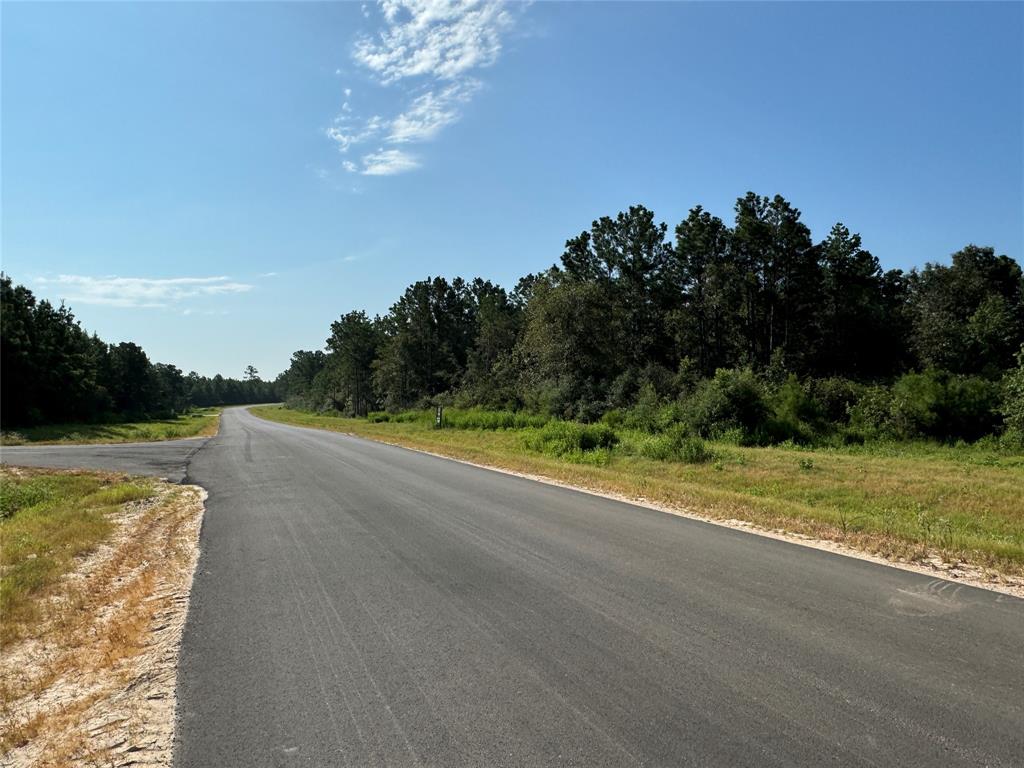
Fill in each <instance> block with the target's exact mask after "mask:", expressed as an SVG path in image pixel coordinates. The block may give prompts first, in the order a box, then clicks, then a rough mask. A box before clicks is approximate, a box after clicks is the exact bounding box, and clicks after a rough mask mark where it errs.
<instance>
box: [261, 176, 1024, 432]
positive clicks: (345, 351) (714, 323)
mask: <svg viewBox="0 0 1024 768" xmlns="http://www.w3.org/2000/svg"><path fill="white" fill-rule="evenodd" d="M1022 342H1024V278H1022V273H1021V268H1020V265H1019V264H1018V263H1017V262H1016V261H1014V260H1013V259H1011V258H1009V257H1007V256H1005V255H996V253H995V251H994V249H992V248H990V247H979V246H976V245H968V246H966V247H964V248H963V249H962V250H960V251H957V252H956V253H954V254H953V255H952V260H951V263H950V264H948V265H945V264H939V263H927V264H925V266H924V267H923V268H920V269H917V268H915V269H912V270H910V271H909V272H904V271H901V270H898V269H892V270H883V269H882V267H881V265H880V263H879V260H878V259H877V258H876V257H875V256H874V255H873V254H872V253H871V252H870V251H868V250H867V249H866V248H865V247H864V245H863V242H862V240H861V237H860V235H858V234H856V233H853V232H851V231H850V230H849V229H848V228H847V227H846V226H844V225H843V224H841V223H839V224H836V225H835V226H834V227H832V229H831V231H830V232H829V233H828V235H827V236H826V237H825V238H824V239H823V240H820V241H817V242H816V241H815V240H814V238H813V237H812V234H811V231H810V229H809V228H808V227H807V226H806V224H804V223H803V222H802V221H801V217H800V211H799V210H798V209H796V208H795V207H793V206H792V205H791V204H790V203H789V202H788V201H786V200H785V199H784V198H782V197H781V196H778V195H776V196H775V197H764V196H760V195H756V194H754V193H748V194H746V195H745V196H743V197H741V198H739V199H738V200H737V202H736V206H735V216H734V219H733V222H732V224H731V225H730V224H727V223H726V222H725V221H723V220H722V219H720V218H719V217H717V216H714V215H712V214H711V213H710V212H708V211H706V210H704V209H703V208H702V207H700V206H698V207H695V208H693V209H692V210H691V211H690V212H689V215H688V216H687V217H686V219H684V220H683V221H682V222H680V223H679V225H678V226H676V228H675V230H674V232H673V236H672V237H670V236H669V233H668V228H667V226H666V225H665V224H664V223H659V222H657V221H656V219H655V216H654V214H653V213H652V212H651V211H650V210H648V209H647V208H645V207H643V206H633V207H631V208H630V209H629V210H628V211H624V212H621V213H619V214H617V215H616V216H614V217H610V216H605V217H602V218H600V219H598V220H596V221H594V222H593V224H592V226H591V227H590V228H589V229H588V230H586V231H583V232H581V233H580V234H579V235H577V236H576V237H573V238H571V239H569V240H568V241H567V242H566V244H565V248H564V251H563V253H562V256H561V259H560V263H558V264H555V265H553V266H551V267H550V268H549V269H547V270H545V271H543V272H540V273H538V274H530V275H526V276H525V277H523V278H521V279H520V280H519V281H518V283H517V284H516V285H515V287H514V288H513V289H511V290H506V289H505V288H503V287H501V286H499V285H495V284H494V283H492V282H490V281H488V280H484V279H481V278H474V279H472V280H464V279H462V278H455V279H453V280H450V281H449V280H446V279H445V278H442V277H431V278H427V279H425V280H421V281H418V282H416V283H413V284H412V285H410V286H409V287H408V288H407V289H406V290H405V292H404V293H403V294H402V296H401V297H399V299H398V300H397V301H396V302H395V303H394V305H393V306H392V307H391V309H390V311H389V312H388V313H387V314H386V315H384V316H377V317H370V316H368V315H367V314H366V313H365V312H363V311H359V310H356V311H351V312H349V313H347V314H345V315H343V316H341V317H340V318H339V319H338V320H337V321H336V322H334V323H332V325H331V329H330V336H329V337H328V339H327V343H326V347H325V348H324V349H323V350H312V351H309V350H300V351H297V352H295V353H294V355H293V356H292V359H291V363H290V366H289V368H288V369H287V371H285V372H284V373H283V374H282V375H281V376H280V377H279V379H278V384H279V391H280V393H281V394H282V395H283V396H285V397H287V398H288V399H289V401H290V402H291V403H292V404H293V405H296V406H299V407H303V408H308V409H315V410H334V411H339V412H342V413H345V414H349V415H366V414H367V413H369V412H371V411H374V410H377V409H386V410H390V411H397V410H402V409H407V408H415V407H424V406H426V405H429V404H432V403H441V402H444V403H452V404H457V405H462V406H482V407H486V408H501V409H511V410H522V409H525V410H530V411H536V412H540V413H546V414H549V415H552V416H555V417H558V418H563V419H574V420H579V421H584V422H590V421H596V420H598V419H601V418H605V419H608V418H614V417H615V416H614V414H615V413H616V412H623V411H626V410H629V409H635V408H636V407H637V406H638V404H646V405H647V406H653V405H654V404H657V405H658V407H670V406H673V407H674V406H681V405H683V404H685V403H687V402H689V403H690V408H689V412H690V413H691V417H690V418H691V422H692V423H693V424H694V425H698V426H695V429H698V431H700V429H699V424H705V427H704V428H703V431H704V432H705V433H708V434H711V433H714V432H715V431H716V430H719V431H721V430H722V429H726V428H735V427H736V425H737V424H738V423H739V421H742V418H740V417H739V416H737V414H738V413H740V412H741V411H742V410H743V408H744V407H745V406H744V404H743V403H744V402H745V401H744V400H743V399H744V398H747V399H749V398H753V399H754V400H756V401H757V403H758V404H757V405H756V407H754V411H756V412H757V413H759V414H761V416H759V417H757V418H758V419H759V420H760V421H759V425H758V426H756V427H754V426H751V427H750V428H749V430H748V431H749V433H750V435H751V436H752V435H755V433H758V434H759V436H758V437H757V439H761V440H767V439H789V438H794V439H796V438H799V437H801V436H803V437H807V436H808V435H811V434H820V433H824V432H836V431H837V430H841V431H843V432H844V434H846V435H847V436H849V437H850V438H851V439H857V438H858V436H860V437H865V436H875V435H879V436H897V437H912V436H921V435H924V436H934V437H941V438H945V439H954V438H967V439H975V438H977V437H980V436H981V435H983V434H987V433H991V432H1000V431H1005V430H1006V429H1007V428H1008V427H1009V426H1012V425H1013V424H1015V423H1016V422H1015V421H1014V418H1015V417H1014V415H1013V413H1011V411H1012V409H1013V408H1014V407H1018V408H1021V407H1024V406H1021V405H1020V404H1019V403H1016V401H1014V399H1013V392H1015V391H1016V390H1015V389H1014V387H1015V386H1018V384H1015V383H1014V382H1018V380H1019V378H1020V376H1022V374H1021V373H1020V366H1021V360H1022V359H1024V358H1022V355H1024V352H1022ZM1014 376H1017V377H1018V379H1014V378H1013V377H1014ZM1018 383H1019V382H1018ZM737 398H738V399H737ZM698 401H699V402H700V403H703V406H702V407H704V410H705V411H707V410H708V409H710V413H705V415H704V417H703V421H701V418H698V417H697V416H693V415H692V414H693V413H694V412H695V410H700V408H699V407H698V405H699V403H698ZM716 403H717V405H716ZM748 405H749V403H748ZM715 408H718V409H719V410H720V411H721V413H720V414H719V415H718V416H715ZM780 414H781V415H780ZM786 414H788V416H787V415H786ZM1021 418H1022V419H1024V416H1022V417H1021ZM755 420H756V419H755ZM773 420H774V426H773ZM787 420H788V424H787V423H786V422H787ZM716 425H717V426H716ZM1021 426H1022V427H1024V423H1022V424H1021Z"/></svg>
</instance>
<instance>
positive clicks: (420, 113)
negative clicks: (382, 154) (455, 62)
mask: <svg viewBox="0 0 1024 768" xmlns="http://www.w3.org/2000/svg"><path fill="white" fill-rule="evenodd" d="M478 87H479V85H478V83H476V82H475V81H472V82H467V83H461V84H457V85H451V86H448V87H447V88H445V89H444V90H441V91H438V92H434V91H427V92H426V93H424V94H423V95H422V96H419V97H417V98H416V99H415V100H414V101H413V102H412V104H411V105H410V106H409V108H408V109H407V110H406V111H405V112H403V113H402V114H400V115H399V116H398V117H396V118H395V119H394V120H392V121H391V126H390V129H391V132H390V133H389V134H388V138H387V140H388V141H389V142H391V143H393V144H405V143H407V142H413V141H428V140H429V139H432V138H434V137H435V136H436V135H437V134H438V133H440V131H441V129H442V128H444V127H445V126H448V125H451V124H452V123H454V122H455V121H457V120H458V119H459V118H460V117H461V114H460V112H459V106H460V105H461V104H463V103H465V102H467V101H469V99H470V98H471V96H472V94H473V93H474V92H475V91H476V90H477V88H478Z"/></svg>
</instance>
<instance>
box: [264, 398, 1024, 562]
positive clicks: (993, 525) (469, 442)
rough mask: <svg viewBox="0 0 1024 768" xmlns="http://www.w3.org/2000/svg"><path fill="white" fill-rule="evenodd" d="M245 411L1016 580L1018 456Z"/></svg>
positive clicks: (1023, 557)
mask: <svg viewBox="0 0 1024 768" xmlns="http://www.w3.org/2000/svg"><path fill="white" fill-rule="evenodd" d="M251 410H252V412H253V413H254V414H255V415H258V416H261V417H263V418H266V419H270V420H273V421H278V422H282V423H286V424H294V425H299V426H306V427H315V428H319V429H327V430H332V431H337V432H345V433H351V434H355V435H359V436H361V437H366V438H370V439H374V440H381V441H385V442H390V443H396V444H399V445H404V446H407V447H410V448H418V449H421V450H427V451H432V452H435V453H439V454H443V455H446V456H451V457H454V458H458V459H464V460H468V461H473V462H477V463H480V464H486V465H490V466H494V467H499V468H502V469H508V470H513V471H517V472H524V473H528V474H534V475H541V476H544V477H547V478H550V479H552V480H556V481H559V482H564V483H567V484H570V485H575V486H579V487H583V488H587V489H591V490H598V491H603V492H610V493H614V494H620V495H623V496H626V497H629V498H634V499H641V500H646V501H648V502H652V503H655V504H659V505H664V506H667V507H672V508H677V509H680V510H684V511H689V512H693V513H696V514H698V515H701V516H705V517H709V518H715V519H723V520H724V519H728V520H741V521H745V522H747V523H751V524H753V525H756V526H758V527H761V528H765V529H769V530H776V531H785V532H788V533H795V534H803V535H808V536H812V537H814V538H818V539H824V540H829V541H835V542H840V543H842V544H845V545H848V546H851V547H854V548H856V549H859V550H862V551H866V552H869V553H872V554H877V555H881V556H883V557H887V558H890V559H896V560H905V561H925V560H929V559H933V558H940V559H941V560H942V561H943V562H945V563H966V564H969V565H972V566H978V567H981V568H984V569H991V570H992V571H993V573H991V574H989V576H990V577H991V578H998V574H1005V575H1013V576H1018V577H1019V576H1021V575H1024V504H1022V503H1021V497H1022V489H1024V457H1022V456H1012V455H1007V454H998V453H993V452H985V451H980V450H974V449H971V448H969V447H967V448H944V447H941V446H928V445H906V446H899V445H895V446H894V445H888V446H878V447H876V448H872V449H865V448H857V449H853V448H851V449H835V450H830V449H818V450H810V449H805V448H798V447H784V446H776V447H770V448H742V447H737V446H735V445H725V444H716V443H710V444H708V446H707V447H708V448H709V449H710V453H711V456H710V457H709V458H710V460H702V461H700V462H699V463H686V462H683V461H658V460H654V459H650V458H645V457H644V456H643V455H642V453H643V451H642V445H641V444H642V442H643V441H644V440H645V439H648V438H647V437H646V436H642V435H638V434H631V433H622V434H621V435H620V437H621V440H620V443H619V445H618V446H617V447H615V448H614V449H611V450H597V451H593V452H589V453H587V454H584V455H583V456H579V455H577V456H569V457H557V456H551V455H547V454H545V453H541V452H538V451H537V450H535V449H533V448H531V447H530V446H536V444H537V441H536V439H535V438H536V434H537V433H538V431H539V430H538V428H536V427H527V428H523V429H488V430H484V429H440V430H438V429H433V428H432V427H431V426H430V424H429V422H428V421H427V419H420V420H416V421H410V422H402V423H394V422H388V423H372V422H370V421H367V420H364V419H345V418H338V417H334V416H325V415H316V414H310V413H305V412H301V411H294V410H290V409H287V408H283V407H281V406H260V407H255V408H252V409H251ZM638 447H639V448H638ZM581 459H582V460H581Z"/></svg>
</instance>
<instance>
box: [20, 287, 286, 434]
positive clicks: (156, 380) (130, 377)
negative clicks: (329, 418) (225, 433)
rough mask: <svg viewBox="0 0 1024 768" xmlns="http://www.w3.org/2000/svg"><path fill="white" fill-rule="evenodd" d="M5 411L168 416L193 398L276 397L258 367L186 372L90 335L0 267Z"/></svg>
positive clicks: (65, 416)
mask: <svg viewBox="0 0 1024 768" xmlns="http://www.w3.org/2000/svg"><path fill="white" fill-rule="evenodd" d="M0 339H2V343H0V400H2V402H0V415H2V419H3V425H4V428H7V427H20V426H33V425H37V424H52V423H61V422H75V421H86V422H88V421H104V420H125V419H143V418H154V417H167V416H173V415H176V414H180V413H183V412H185V411H186V410H188V409H189V408H190V407H192V406H211V405H234V404H241V403H262V402H273V401H275V400H276V399H277V391H276V387H275V384H274V383H273V382H267V381H262V380H261V379H260V378H259V376H258V374H257V372H256V369H255V368H252V366H250V367H249V369H247V373H246V376H245V378H244V379H243V380H238V379H232V378H225V377H223V376H220V375H217V376H214V377H213V378H209V377H206V376H200V375H199V374H197V373H195V372H194V371H193V372H190V373H188V374H187V375H186V374H183V373H182V371H181V369H179V368H177V367H176V366H174V365H170V364H168V363H153V362H151V361H150V359H149V357H148V356H147V355H146V352H145V351H144V350H143V349H142V347H140V346H139V345H137V344H134V343H132V342H121V343H118V344H108V343H106V342H104V341H103V340H102V339H100V338H99V337H98V336H97V335H96V334H92V335H90V334H89V333H87V332H86V331H85V330H84V329H83V328H82V326H81V324H80V323H79V322H78V321H77V320H76V319H75V316H74V314H73V313H72V311H71V310H70V308H68V307H66V306H64V305H63V304H62V305H60V306H58V307H55V306H53V304H51V303H50V302H49V301H45V300H43V301H37V299H36V297H35V296H34V295H33V294H32V291H30V290H29V289H28V288H26V287H25V286H23V285H15V284H14V283H13V281H12V280H11V278H10V277H9V276H7V275H0Z"/></svg>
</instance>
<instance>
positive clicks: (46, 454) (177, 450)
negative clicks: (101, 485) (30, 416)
mask: <svg viewBox="0 0 1024 768" xmlns="http://www.w3.org/2000/svg"><path fill="white" fill-rule="evenodd" d="M208 439H209V438H206V437H190V438H187V439H185V440H165V441H163V442H159V443H105V444H99V445H18V446H10V447H3V448H0V462H3V463H6V464H18V465H21V466H26V467H59V468H62V469H73V468H76V467H77V468H84V469H109V470H114V471H120V472H130V473H132V474H135V475H155V476H157V477H166V478H167V479H168V480H170V481H172V482H175V483H180V482H181V481H182V479H183V478H184V477H185V471H186V469H187V467H188V462H189V459H191V458H192V454H194V453H195V452H196V451H198V450H199V449H200V448H202V447H203V446H204V445H205V444H206V441H207V440H208Z"/></svg>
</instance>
